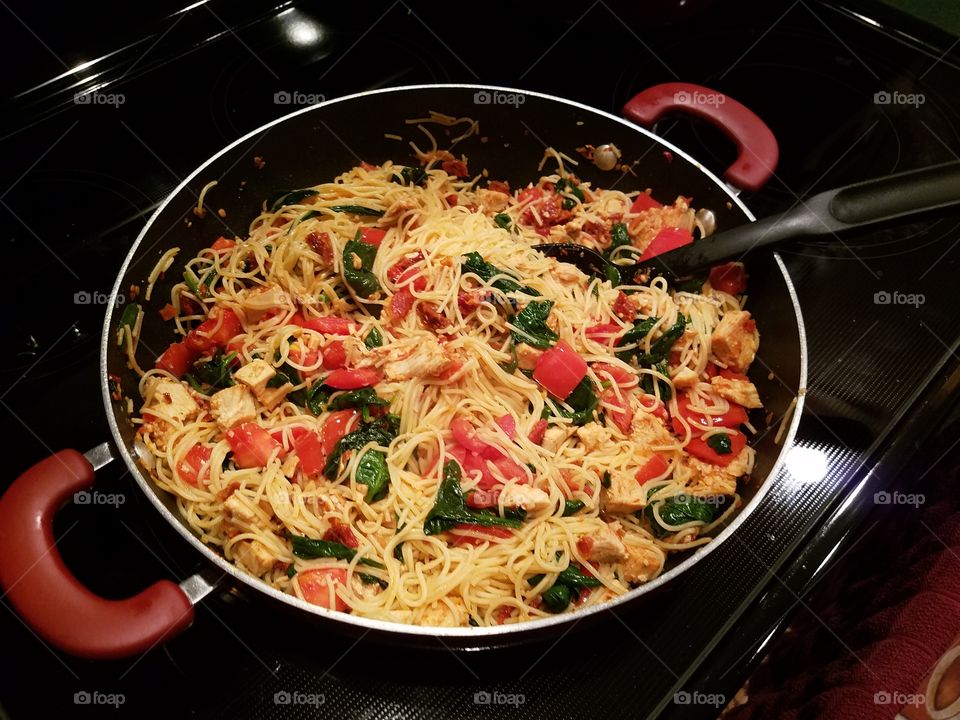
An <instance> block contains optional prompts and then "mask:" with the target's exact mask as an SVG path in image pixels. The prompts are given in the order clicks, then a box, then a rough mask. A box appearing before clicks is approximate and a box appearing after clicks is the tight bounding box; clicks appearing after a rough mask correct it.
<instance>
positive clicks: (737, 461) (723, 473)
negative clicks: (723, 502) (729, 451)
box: [682, 447, 754, 495]
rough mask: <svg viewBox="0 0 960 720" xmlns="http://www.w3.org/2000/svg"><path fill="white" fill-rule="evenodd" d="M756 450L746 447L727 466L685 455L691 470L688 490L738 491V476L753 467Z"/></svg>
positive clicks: (705, 492)
mask: <svg viewBox="0 0 960 720" xmlns="http://www.w3.org/2000/svg"><path fill="white" fill-rule="evenodd" d="M753 458H754V451H753V450H752V449H751V448H749V447H746V448H744V449H743V450H741V451H740V454H739V455H737V456H736V457H735V458H734V459H733V461H732V462H731V463H730V464H729V465H727V466H726V467H723V466H720V465H713V464H712V463H708V462H704V461H702V460H698V459H697V458H694V457H690V456H685V457H684V458H683V462H682V464H683V466H684V467H685V468H686V469H687V470H688V471H689V472H690V475H689V477H688V478H687V479H686V485H687V492H689V493H690V494H691V495H733V494H734V493H735V492H736V491H737V478H739V477H741V476H742V475H746V474H748V473H749V472H750V470H752V469H753Z"/></svg>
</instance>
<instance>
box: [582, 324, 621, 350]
mask: <svg viewBox="0 0 960 720" xmlns="http://www.w3.org/2000/svg"><path fill="white" fill-rule="evenodd" d="M584 333H585V334H586V336H587V337H588V338H589V339H590V340H593V341H594V342H597V343H600V344H601V345H616V344H617V340H619V338H620V335H622V334H623V328H622V327H620V326H619V325H617V324H616V323H600V324H599V325H592V326H591V327H588V328H587V329H586V330H584Z"/></svg>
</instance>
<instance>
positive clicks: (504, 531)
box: [450, 523, 513, 545]
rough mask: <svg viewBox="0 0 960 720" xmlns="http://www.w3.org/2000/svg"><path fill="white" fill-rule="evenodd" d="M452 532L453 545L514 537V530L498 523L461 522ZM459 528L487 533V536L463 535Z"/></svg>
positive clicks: (473, 543)
mask: <svg viewBox="0 0 960 720" xmlns="http://www.w3.org/2000/svg"><path fill="white" fill-rule="evenodd" d="M453 530H454V531H453V532H451V533H450V544H451V545H479V544H480V543H482V542H488V541H493V540H496V539H501V540H507V539H509V538H512V537H513V532H512V531H511V530H510V529H509V528H504V527H497V526H496V525H492V526H486V525H474V524H472V523H460V524H459V525H456V526H455V527H454V528H453ZM457 530H461V531H464V530H465V531H467V532H475V533H479V534H482V535H486V536H487V537H486V538H479V537H473V536H472V535H461V534H459V533H457V532H456V531H457Z"/></svg>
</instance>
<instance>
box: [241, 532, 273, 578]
mask: <svg viewBox="0 0 960 720" xmlns="http://www.w3.org/2000/svg"><path fill="white" fill-rule="evenodd" d="M233 556H234V557H235V558H236V561H237V565H239V566H240V567H242V568H243V569H244V570H246V571H247V572H249V573H252V574H254V575H257V576H258V577H259V576H262V575H266V574H267V573H268V572H270V570H272V569H273V563H274V562H275V561H276V558H274V557H273V555H271V554H270V551H269V550H268V549H267V548H266V547H265V546H264V544H263V543H261V542H258V541H257V540H241V541H240V542H238V543H237V544H236V545H234V546H233Z"/></svg>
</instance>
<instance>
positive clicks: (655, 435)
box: [630, 412, 675, 448]
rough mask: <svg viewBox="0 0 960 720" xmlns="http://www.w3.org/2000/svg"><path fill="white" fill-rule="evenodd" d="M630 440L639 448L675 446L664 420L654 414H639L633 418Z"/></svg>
mask: <svg viewBox="0 0 960 720" xmlns="http://www.w3.org/2000/svg"><path fill="white" fill-rule="evenodd" d="M630 439H631V440H633V441H634V442H635V443H636V444H637V445H638V446H639V447H642V448H654V447H663V446H670V445H674V444H675V441H674V439H673V437H672V436H671V435H670V431H669V430H667V426H666V425H665V424H664V423H663V420H661V419H660V418H658V417H657V416H656V415H654V414H652V413H644V412H638V413H637V414H636V415H634V416H633V424H632V426H631V428H630Z"/></svg>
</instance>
